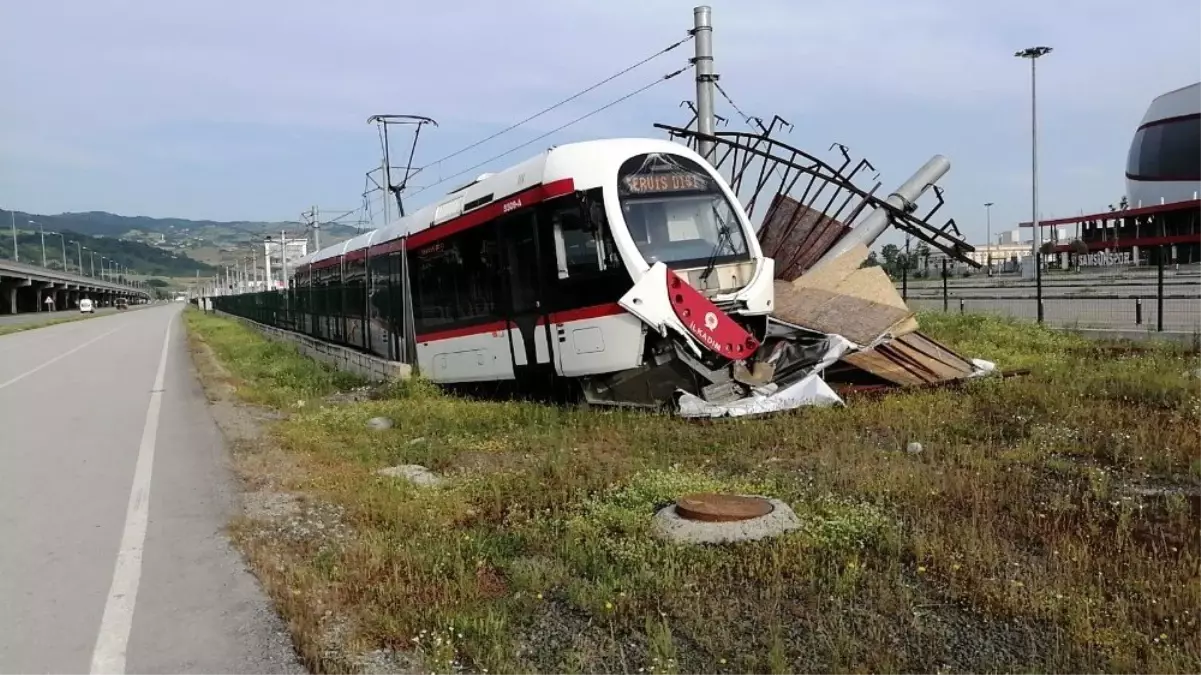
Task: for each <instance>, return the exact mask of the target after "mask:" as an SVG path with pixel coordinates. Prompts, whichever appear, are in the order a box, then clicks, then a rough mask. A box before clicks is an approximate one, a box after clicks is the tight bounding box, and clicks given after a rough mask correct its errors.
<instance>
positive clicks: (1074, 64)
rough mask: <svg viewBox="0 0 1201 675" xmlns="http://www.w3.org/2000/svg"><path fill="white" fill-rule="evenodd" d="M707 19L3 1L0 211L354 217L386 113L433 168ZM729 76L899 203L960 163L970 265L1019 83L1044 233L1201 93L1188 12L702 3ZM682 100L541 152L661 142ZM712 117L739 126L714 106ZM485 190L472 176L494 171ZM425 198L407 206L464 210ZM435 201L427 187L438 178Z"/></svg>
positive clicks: (1001, 166)
mask: <svg viewBox="0 0 1201 675" xmlns="http://www.w3.org/2000/svg"><path fill="white" fill-rule="evenodd" d="M694 4H699V3H695V2H674V1H667V0H641V1H639V2H631V1H629V0H608V1H607V2H588V3H584V2H570V1H563V0H561V1H559V2H551V1H550V0H546V1H545V2H530V1H525V0H511V1H509V2H504V3H485V2H478V1H477V2H465V1H461V0H459V1H456V0H444V1H443V2H439V3H430V2H411V1H403V0H348V1H347V2H344V3H334V2H327V1H323V0H293V1H289V2H283V1H282V0H254V1H247V0H242V1H241V2H232V1H226V0H209V1H207V2H203V3H202V2H195V1H191V0H171V1H163V0H157V1H155V0H144V1H141V2H135V1H132V0H130V1H121V0H106V1H87V0H73V1H67V0H36V1H34V0H9V1H7V2H5V3H4V8H3V9H2V10H0V25H3V26H4V31H5V39H4V40H3V41H0V60H2V62H3V63H4V64H5V67H4V68H2V69H0V90H2V91H3V92H4V94H3V98H4V105H3V106H0V158H2V161H0V206H3V207H5V208H15V209H20V210H25V211H31V212H40V213H57V212H62V211H86V210H106V211H112V212H115V213H121V214H126V215H149V216H178V217H187V218H211V219H218V220H258V219H263V220H284V219H295V218H297V217H298V214H299V213H300V212H301V211H302V210H304V209H305V208H307V207H308V205H310V204H319V205H322V206H323V207H326V208H334V207H342V206H345V207H356V206H358V205H359V204H360V202H361V198H360V193H361V192H362V189H363V173H364V172H365V171H366V170H367V169H369V168H371V167H372V166H373V165H376V164H377V163H378V161H379V144H378V141H377V137H376V130H375V128H374V127H373V126H370V125H368V124H367V123H366V119H367V117H368V116H369V115H371V114H374V113H413V114H423V115H429V116H431V117H434V118H436V119H437V120H438V121H439V123H440V127H439V128H437V129H429V128H427V130H426V131H425V132H424V133H423V136H422V143H421V146H420V149H419V155H418V162H417V163H418V164H422V163H425V162H429V161H432V160H434V159H436V158H438V157H442V156H444V155H446V154H448V153H450V152H453V151H454V150H457V149H459V148H461V147H463V146H465V145H466V144H468V143H470V142H472V141H474V140H477V139H479V138H482V137H484V136H487V135H489V134H491V133H492V132H494V131H496V130H498V129H501V128H503V127H505V126H507V125H508V124H510V123H512V122H514V121H516V120H519V119H522V118H524V117H526V116H527V115H528V114H530V113H532V112H535V111H537V110H539V109H541V108H543V107H545V106H546V105H549V104H550V103H553V102H555V101H557V100H559V99H562V98H565V97H566V96H568V95H570V94H572V93H574V92H576V91H578V90H579V89H582V88H584V87H586V86H588V85H590V84H592V83H594V82H596V81H598V80H600V79H603V78H604V77H606V76H608V75H610V74H612V73H613V72H615V71H617V70H619V69H621V68H623V67H625V66H626V65H628V64H629V63H631V62H633V61H635V60H637V59H639V58H641V57H642V56H645V55H647V54H649V53H651V52H653V51H655V50H657V49H659V48H661V47H664V46H666V45H668V44H670V43H672V42H674V41H675V40H677V39H679V38H681V37H683V36H684V34H685V31H686V30H687V29H688V28H689V27H690V26H691V21H692V11H691V10H692V7H693V5H694ZM709 4H710V5H711V6H712V7H713V17H714V26H715V32H714V43H715V47H714V49H715V54H716V68H717V71H718V72H719V73H720V74H721V83H722V85H723V87H725V89H726V90H727V91H728V92H729V93H730V95H731V96H732V97H733V98H734V100H735V101H736V102H737V103H738V104H739V106H740V107H741V108H743V109H744V110H746V111H747V112H749V113H751V114H760V115H763V116H765V117H769V116H770V115H771V114H773V113H775V114H779V115H781V116H782V117H784V118H786V119H788V120H790V121H791V122H793V123H794V124H795V129H794V130H793V132H792V133H791V134H790V136H789V138H790V139H791V141H792V142H793V143H794V144H795V145H798V146H800V147H802V148H805V149H808V150H810V151H816V152H825V149H826V148H828V147H829V145H830V143H831V142H834V141H839V142H842V143H845V144H847V145H849V146H850V147H851V149H852V151H853V152H855V153H856V154H857V155H860V156H863V155H865V156H867V157H868V158H870V159H871V160H872V161H873V163H874V164H875V165H876V167H877V168H878V169H879V170H880V172H881V179H882V180H883V181H884V182H885V187H893V186H894V185H895V184H899V183H900V182H901V181H903V180H904V179H905V178H906V177H907V176H908V175H909V174H910V173H911V172H912V171H913V170H914V169H916V168H917V167H918V166H920V165H921V164H922V163H923V162H924V161H925V160H926V159H928V158H929V157H930V155H932V154H934V153H942V154H944V155H946V156H947V157H949V158H950V160H951V162H952V169H951V172H950V174H948V176H947V178H945V179H944V181H943V182H942V185H943V186H944V187H945V188H946V190H947V192H946V199H947V201H948V204H947V206H946V207H945V214H946V215H948V216H954V217H955V219H956V220H957V221H958V222H959V223H960V225H961V227H962V228H963V229H964V230H965V231H966V232H967V233H968V234H969V238H970V239H972V240H973V242H979V240H981V239H982V238H983V232H984V222H983V221H984V209H983V206H982V204H983V203H984V202H986V201H993V202H995V203H996V205H995V206H994V207H993V224H994V231H998V230H1001V229H1004V228H1005V227H1006V226H1007V225H1011V224H1012V223H1015V222H1017V221H1018V220H1019V219H1028V217H1029V213H1030V200H1029V164H1030V157H1029V125H1030V118H1029V105H1030V100H1029V66H1028V63H1027V62H1026V61H1024V60H1019V59H1016V58H1014V57H1013V53H1014V52H1015V51H1016V50H1018V49H1021V48H1023V47H1027V46H1032V45H1039V44H1047V45H1051V46H1053V47H1054V48H1055V51H1054V52H1053V53H1052V54H1050V55H1049V56H1047V57H1045V58H1044V59H1042V60H1040V62H1039V71H1038V72H1039V111H1040V157H1041V162H1040V166H1041V173H1042V177H1041V186H1042V191H1041V195H1042V202H1043V216H1044V217H1056V216H1064V215H1070V214H1075V213H1078V212H1079V211H1080V210H1082V209H1083V210H1085V211H1086V212H1091V211H1093V210H1102V209H1104V208H1105V206H1106V205H1107V204H1109V203H1112V202H1114V201H1116V200H1117V199H1118V198H1119V197H1120V196H1121V194H1122V193H1123V190H1124V180H1123V175H1122V172H1123V168H1124V163H1125V155H1126V150H1127V148H1128V145H1129V141H1130V138H1131V135H1132V133H1133V131H1134V129H1135V127H1136V126H1137V125H1138V122H1139V119H1140V118H1141V116H1142V114H1143V112H1144V111H1145V110H1146V108H1147V105H1148V104H1149V103H1150V101H1151V99H1152V98H1153V97H1154V96H1156V95H1158V94H1160V93H1162V92H1164V91H1167V90H1169V89H1174V88H1177V87H1180V86H1184V85H1187V84H1190V83H1193V82H1196V81H1198V80H1201V57H1199V54H1201V3H1197V2H1196V0H1147V1H1146V2H1142V3H1138V4H1137V5H1133V4H1131V3H1129V2H1120V1H1118V0H1053V1H1050V2H1048V1H1045V0H1044V1H1042V2H1033V1H1028V0H1009V1H1007V2H999V3H984V2H970V3H969V2H953V1H951V0H943V1H936V0H912V1H906V2H885V1H884V0H875V1H871V2H867V1H862V2H861V1H856V0H839V1H837V2H816V1H813V0H810V1H806V2H802V1H799V0H791V1H788V0H762V1H752V0H739V1H738V2H734V1H731V0H714V1H712V2H710V3H709ZM690 53H691V45H687V46H685V47H682V48H681V49H678V50H676V51H674V52H672V53H670V54H669V55H667V56H664V57H662V58H660V59H658V60H656V61H654V62H652V63H651V64H649V65H647V66H645V67H643V68H641V69H639V70H637V71H635V72H634V73H632V74H630V75H628V76H625V77H623V78H620V79H618V80H616V81H615V82H613V83H611V84H609V85H606V86H605V87H602V88H601V89H599V90H597V91H595V92H593V93H591V94H589V95H587V96H584V97H582V98H581V99H578V100H577V101H575V102H574V103H572V104H570V105H568V106H564V108H562V109H560V110H557V111H555V113H552V114H549V115H547V116H545V117H543V118H539V119H538V120H535V121H534V122H532V123H530V124H528V125H526V126H525V127H522V128H521V129H520V130H518V131H515V132H512V133H509V134H505V135H503V136H501V137H500V138H498V139H496V140H494V141H492V142H489V143H487V144H485V145H484V146H482V147H480V148H478V149H476V150H473V151H471V152H468V153H465V154H463V155H460V156H459V157H456V158H454V160H452V161H451V162H448V163H447V164H446V165H444V166H442V167H438V168H431V169H430V170H429V171H428V172H427V173H428V174H429V175H431V176H432V175H436V174H437V171H438V170H439V169H440V170H441V171H442V173H443V175H447V174H452V173H455V172H456V171H458V170H460V169H464V168H466V167H468V166H470V165H472V164H475V163H477V162H479V161H481V160H483V159H487V158H489V157H491V156H493V155H496V154H499V153H501V152H503V151H505V150H507V149H509V148H511V147H513V146H516V145H519V144H521V143H523V142H525V141H527V140H529V139H531V138H533V137H534V136H537V135H539V134H540V133H543V132H545V131H546V130H549V129H551V128H554V127H555V126H558V125H559V124H561V123H562V122H564V121H566V120H569V119H571V118H573V117H576V116H578V115H580V114H582V113H584V112H587V111H588V110H592V109H594V108H596V107H599V106H600V105H603V104H605V103H608V102H609V101H611V100H613V99H615V98H617V97H619V96H621V95H624V94H625V93H627V92H629V91H631V90H633V89H636V88H638V87H640V86H641V85H643V84H644V83H646V82H649V81H650V80H652V79H654V78H655V77H658V76H659V75H662V74H664V73H666V72H669V71H671V70H674V69H676V68H677V67H679V66H681V65H684V63H685V61H686V59H687V57H688V56H689V55H690ZM692 96H693V84H692V82H691V79H690V76H680V77H678V78H676V79H674V80H671V81H669V82H667V83H665V84H663V85H661V86H658V87H656V88H654V89H652V90H650V91H648V92H646V93H644V94H642V95H640V96H639V97H637V98H634V99H631V100H630V101H627V102H626V103H623V104H621V105H619V106H617V107H615V108H613V109H611V110H609V111H607V112H605V113H602V114H600V115H598V116H596V117H594V118H592V119H590V120H588V121H587V122H585V123H581V124H579V125H577V126H574V127H572V128H570V129H569V130H567V131H564V132H562V133H559V134H556V135H555V136H552V137H550V138H548V139H546V140H545V141H539V142H538V143H535V144H534V145H532V146H530V147H527V148H525V149H523V150H521V151H518V152H516V153H514V154H512V155H510V156H508V157H506V158H505V159H504V160H501V161H499V162H497V163H496V164H495V165H494V166H491V167H488V168H492V169H495V168H500V167H503V166H505V165H507V164H511V163H514V162H516V161H519V160H521V159H524V158H525V157H527V156H529V155H532V154H534V153H536V152H537V151H538V150H540V149H541V148H542V147H544V146H546V145H549V144H551V143H562V142H567V141H571V140H579V139H583V138H595V137H603V136H629V135H647V136H656V137H658V136H661V134H660V133H658V132H657V130H655V129H653V128H651V124H652V123H653V122H656V121H658V122H669V123H681V124H682V123H683V122H685V121H687V117H688V115H687V111H686V110H682V109H680V108H679V107H678V105H679V103H680V101H682V100H684V99H691V98H692ZM718 112H719V113H720V114H723V115H731V116H732V115H733V114H734V112H733V111H732V110H731V109H730V108H729V107H728V106H727V105H725V104H724V102H722V103H721V104H719V108H718ZM481 170H483V169H481ZM459 181H461V179H459V180H456V181H452V182H448V183H446V184H443V185H441V186H438V187H435V188H432V189H431V190H430V191H429V192H427V193H425V194H424V195H420V196H418V197H415V202H416V203H415V204H414V205H417V203H420V202H421V201H425V200H428V199H432V198H434V197H436V196H437V195H439V194H441V193H442V191H443V190H445V189H448V188H450V187H453V186H454V183H455V182H459ZM423 182H432V181H430V180H429V179H428V178H426V179H424V180H423Z"/></svg>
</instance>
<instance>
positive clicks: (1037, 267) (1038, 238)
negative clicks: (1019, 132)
mask: <svg viewBox="0 0 1201 675" xmlns="http://www.w3.org/2000/svg"><path fill="white" fill-rule="evenodd" d="M1050 53H1051V48H1050V47H1027V48H1026V49H1023V50H1021V51H1020V52H1016V53H1015V54H1014V56H1016V57H1018V58H1021V59H1030V212H1031V213H1030V224H1031V225H1033V226H1034V247H1033V251H1032V253H1033V256H1034V278H1035V284H1036V287H1037V293H1038V322H1039V323H1042V322H1043V303H1042V297H1043V265H1042V251H1041V250H1040V249H1042V238H1043V237H1042V229H1041V228H1040V227H1039V225H1038V75H1037V73H1038V71H1037V67H1036V64H1037V63H1038V58H1039V57H1040V56H1046V55H1047V54H1050Z"/></svg>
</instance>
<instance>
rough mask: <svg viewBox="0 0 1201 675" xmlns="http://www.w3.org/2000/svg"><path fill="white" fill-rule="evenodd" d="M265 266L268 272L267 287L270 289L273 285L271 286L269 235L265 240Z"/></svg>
mask: <svg viewBox="0 0 1201 675" xmlns="http://www.w3.org/2000/svg"><path fill="white" fill-rule="evenodd" d="M263 266H264V267H265V268H266V272H267V288H268V289H270V288H271V287H272V286H271V237H267V238H265V239H264V240H263Z"/></svg>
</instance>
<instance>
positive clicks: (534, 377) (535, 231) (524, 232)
mask: <svg viewBox="0 0 1201 675" xmlns="http://www.w3.org/2000/svg"><path fill="white" fill-rule="evenodd" d="M497 226H498V228H499V230H498V232H499V239H500V241H501V242H502V248H501V250H502V255H503V256H504V263H503V265H502V274H503V276H504V282H505V283H504V284H503V286H504V287H505V293H506V295H507V300H508V303H507V304H508V326H509V348H510V351H511V352H512V356H513V374H514V376H515V377H516V379H517V384H518V386H519V387H522V388H526V387H531V388H535V389H543V388H545V389H546V390H547V391H549V389H550V387H551V386H552V385H553V382H554V377H555V366H554V363H553V362H552V361H551V353H552V352H551V345H550V331H549V328H548V327H549V323H550V321H549V317H548V316H547V310H548V303H547V300H546V294H547V285H548V280H547V274H546V270H547V268H548V265H550V266H552V269H553V265H554V257H553V256H554V250H553V249H551V248H549V247H548V246H547V245H546V244H547V242H545V241H543V240H544V239H547V237H544V236H542V235H543V234H544V233H543V232H542V229H543V228H540V227H539V222H538V219H537V218H536V217H535V215H534V210H533V209H527V210H525V211H524V212H521V213H517V214H514V215H513V216H511V217H509V218H506V219H504V220H502V221H500V222H498V223H497Z"/></svg>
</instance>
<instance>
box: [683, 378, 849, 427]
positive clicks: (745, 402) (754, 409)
mask: <svg viewBox="0 0 1201 675" xmlns="http://www.w3.org/2000/svg"><path fill="white" fill-rule="evenodd" d="M804 405H814V406H830V405H843V402H842V399H841V398H840V397H839V396H838V394H836V393H834V390H833V389H831V388H830V385H828V384H826V381H825V380H823V379H821V375H820V374H818V373H811V374H810V375H808V376H806V377H805V378H804V379H802V380H801V381H800V382H797V383H795V384H793V385H792V386H790V387H788V388H786V389H782V390H780V391H777V392H775V393H773V394H770V395H763V394H754V395H752V396H748V397H746V398H742V399H738V400H737V401H733V402H731V403H709V402H708V401H706V400H704V399H703V398H701V397H699V396H694V395H693V394H688V393H685V394H683V395H682V396H681V397H680V400H679V412H678V414H679V415H680V416H681V417H742V416H744V415H760V414H764V413H773V412H781V411H784V410H792V409H794V408H799V407H801V406H804Z"/></svg>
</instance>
